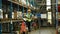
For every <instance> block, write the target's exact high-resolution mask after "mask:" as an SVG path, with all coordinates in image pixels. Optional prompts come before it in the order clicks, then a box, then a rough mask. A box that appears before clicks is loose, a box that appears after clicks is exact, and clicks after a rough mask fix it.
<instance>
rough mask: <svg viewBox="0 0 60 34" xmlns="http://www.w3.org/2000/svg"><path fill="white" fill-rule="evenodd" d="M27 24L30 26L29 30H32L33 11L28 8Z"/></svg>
mask: <svg viewBox="0 0 60 34" xmlns="http://www.w3.org/2000/svg"><path fill="white" fill-rule="evenodd" d="M26 18H27V19H26V25H27V27H28V31H29V32H31V22H32V13H31V10H30V9H28V12H27V14H26Z"/></svg>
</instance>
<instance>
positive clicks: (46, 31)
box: [30, 28, 56, 34]
mask: <svg viewBox="0 0 60 34" xmlns="http://www.w3.org/2000/svg"><path fill="white" fill-rule="evenodd" d="M30 34H56V30H55V28H41V29H40V30H36V31H32V32H31V33H30Z"/></svg>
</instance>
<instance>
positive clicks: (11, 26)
mask: <svg viewBox="0 0 60 34" xmlns="http://www.w3.org/2000/svg"><path fill="white" fill-rule="evenodd" d="M11 1H12V0H11ZM12 12H13V6H12V2H11V3H10V13H9V14H10V15H9V17H10V34H13V33H12V30H13V24H12Z"/></svg>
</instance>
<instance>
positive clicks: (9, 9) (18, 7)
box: [0, 0, 34, 34]
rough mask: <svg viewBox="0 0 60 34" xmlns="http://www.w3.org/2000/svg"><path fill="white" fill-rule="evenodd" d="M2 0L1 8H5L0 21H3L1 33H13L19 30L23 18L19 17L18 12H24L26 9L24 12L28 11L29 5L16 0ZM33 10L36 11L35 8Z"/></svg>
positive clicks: (0, 24)
mask: <svg viewBox="0 0 60 34" xmlns="http://www.w3.org/2000/svg"><path fill="white" fill-rule="evenodd" d="M1 1H2V2H1V4H0V5H1V6H0V9H2V10H3V19H0V22H1V23H0V34H3V33H6V34H9V33H11V34H12V33H13V31H17V30H19V27H20V23H21V21H22V19H18V18H17V12H22V13H23V11H24V13H26V12H27V9H28V7H27V6H25V5H24V6H23V5H22V4H19V3H18V2H16V1H10V0H1ZM32 9H33V8H32ZM32 9H31V10H32ZM32 11H34V9H33V10H32ZM12 13H13V14H12ZM12 16H13V17H12ZM11 21H12V23H11ZM17 24H18V25H17ZM1 26H2V27H1ZM15 26H16V27H15Z"/></svg>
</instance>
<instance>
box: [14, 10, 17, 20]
mask: <svg viewBox="0 0 60 34" xmlns="http://www.w3.org/2000/svg"><path fill="white" fill-rule="evenodd" d="M14 19H17V11H16V10H14Z"/></svg>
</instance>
